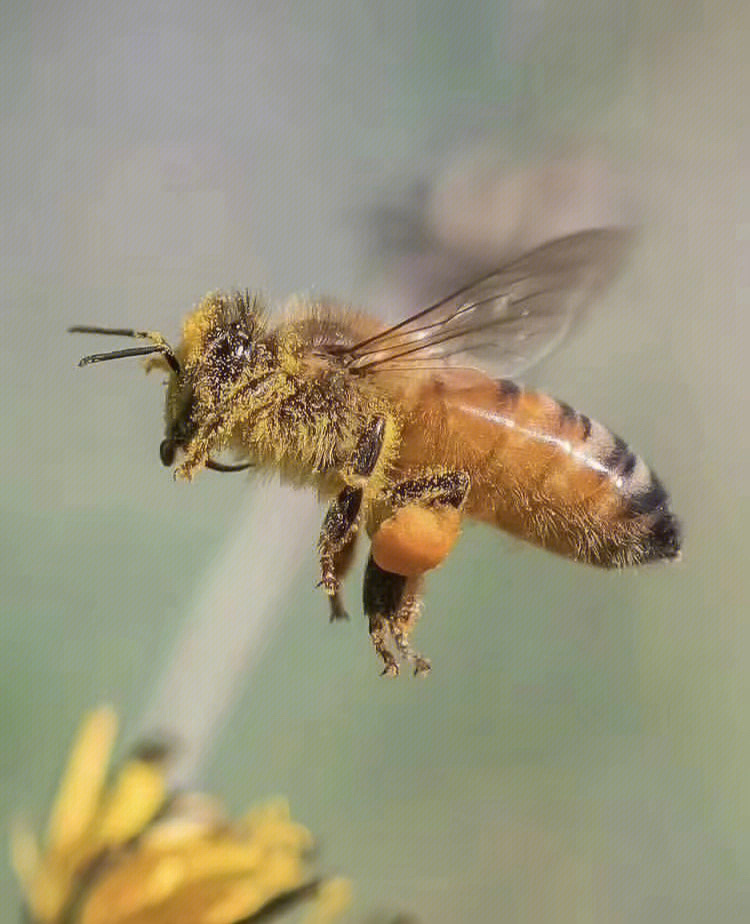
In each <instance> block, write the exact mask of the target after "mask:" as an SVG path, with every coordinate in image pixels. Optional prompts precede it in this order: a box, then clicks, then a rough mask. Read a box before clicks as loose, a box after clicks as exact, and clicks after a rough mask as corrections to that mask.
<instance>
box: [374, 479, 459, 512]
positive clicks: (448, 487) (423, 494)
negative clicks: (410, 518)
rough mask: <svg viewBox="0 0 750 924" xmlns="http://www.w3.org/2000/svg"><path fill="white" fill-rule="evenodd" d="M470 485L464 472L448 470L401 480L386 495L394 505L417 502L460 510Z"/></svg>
mask: <svg viewBox="0 0 750 924" xmlns="http://www.w3.org/2000/svg"><path fill="white" fill-rule="evenodd" d="M470 487H471V481H470V479H469V476H468V475H467V474H466V472H461V471H449V472H442V473H440V474H436V475H425V476H424V477H422V478H410V479H409V480H408V481H401V482H399V484H397V485H395V486H394V487H393V488H391V490H390V491H389V492H388V497H389V500H390V502H391V503H392V504H393V505H394V507H405V506H406V505H407V504H412V503H418V504H422V505H428V506H434V507H455V508H456V509H457V510H460V509H461V508H462V507H463V505H464V501H465V500H466V497H467V495H468V493H469V488H470Z"/></svg>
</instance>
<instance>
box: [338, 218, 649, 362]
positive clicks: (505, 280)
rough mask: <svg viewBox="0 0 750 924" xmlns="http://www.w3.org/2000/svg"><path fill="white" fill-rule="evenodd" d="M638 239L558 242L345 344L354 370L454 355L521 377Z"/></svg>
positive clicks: (591, 234) (583, 237)
mask: <svg viewBox="0 0 750 924" xmlns="http://www.w3.org/2000/svg"><path fill="white" fill-rule="evenodd" d="M631 240H632V235H631V233H630V232H629V231H627V230H625V229H621V228H597V229H592V230H587V231H581V232H579V233H577V234H571V235H568V236H566V237H562V238H559V239H557V240H553V241H551V242H549V243H547V244H543V245H542V246H541V247H537V248H536V249H535V250H532V251H529V253H527V254H524V255H523V256H522V257H519V258H518V259H517V260H514V261H513V262H512V263H509V264H508V265H507V266H505V267H503V268H502V269H500V270H498V271H497V272H495V273H491V274H490V275H489V276H485V277H484V278H482V279H480V280H478V281H477V282H475V283H473V284H471V285H469V286H466V287H465V288H463V289H460V290H459V291H457V292H454V293H452V294H451V295H449V296H448V297H446V298H444V299H441V300H440V301H439V302H436V303H435V304H434V305H431V306H430V307H429V308H426V309H424V310H423V311H420V312H418V313H417V314H415V315H412V316H411V317H410V318H407V319H406V320H405V321H401V322H400V323H399V324H396V325H394V326H393V327H390V328H388V329H387V330H384V331H382V332H380V333H377V334H375V335H373V336H372V337H370V338H368V339H367V340H362V341H360V342H359V343H357V344H354V345H353V346H349V347H344V348H341V349H340V350H338V351H337V352H339V355H343V356H344V358H345V361H346V362H347V364H348V366H349V368H350V369H351V370H352V371H360V372H362V373H365V372H370V371H375V370H381V369H382V371H384V372H385V371H388V370H396V369H408V368H409V367H411V368H413V369H415V370H416V369H419V368H430V367H434V366H436V365H438V364H439V363H440V362H442V361H445V360H447V359H449V358H451V359H452V360H453V361H455V362H456V363H458V364H460V365H466V366H482V367H483V368H485V369H487V371H491V372H493V373H495V374H497V375H500V376H508V377H510V376H513V375H516V374H518V373H519V372H522V371H523V370H524V369H527V368H528V367H529V366H531V365H532V364H533V363H535V362H537V361H538V360H540V359H541V358H542V357H543V356H545V355H546V354H547V353H549V352H550V351H551V350H552V349H554V348H555V347H556V346H557V345H558V344H559V343H560V341H561V340H562V339H563V338H564V337H565V335H566V333H567V332H568V330H569V328H570V326H571V324H572V323H573V321H574V320H575V318H576V316H577V315H578V314H579V313H580V311H581V309H582V308H583V307H584V306H585V305H586V304H587V303H588V302H589V301H590V300H591V298H592V297H593V296H594V295H596V293H597V292H598V291H599V290H600V289H602V288H603V287H604V286H606V285H607V284H608V283H609V282H610V281H611V279H612V278H613V277H614V275H615V274H616V273H617V270H618V269H619V268H620V267H621V265H622V263H623V260H624V257H625V255H626V253H627V250H628V244H629V243H630V242H631Z"/></svg>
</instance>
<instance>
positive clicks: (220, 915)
mask: <svg viewBox="0 0 750 924" xmlns="http://www.w3.org/2000/svg"><path fill="white" fill-rule="evenodd" d="M116 733H117V718H116V716H115V714H114V713H113V712H112V711H111V710H110V709H104V708H103V709H98V710H96V711H95V712H93V713H91V714H90V715H89V716H88V717H87V718H86V719H85V721H84V723H83V726H82V728H81V730H80V732H79V733H78V737H77V739H76V741H75V743H74V745H73V749H72V751H71V754H70V757H69V759H68V765H67V768H66V770H65V772H64V774H63V778H62V781H61V783H60V786H59V790H58V794H57V798H56V800H55V804H54V807H53V809H52V813H51V815H50V820H49V824H48V828H47V835H46V838H45V844H44V847H43V848H42V847H40V845H39V844H38V842H37V839H36V837H35V835H34V834H33V832H32V831H31V830H30V829H29V828H28V826H26V825H22V824H20V823H18V824H17V825H16V826H15V827H14V830H13V833H12V838H11V854H12V859H13V866H14V868H15V871H16V875H17V877H18V880H19V883H20V885H21V890H22V892H23V896H24V900H25V903H26V906H27V909H28V916H29V919H30V921H32V922H33V924H240V922H242V924H249V922H250V921H252V920H253V919H255V918H260V916H265V915H266V913H270V912H271V911H274V910H275V911H282V910H284V908H286V907H287V906H297V905H300V904H302V903H308V917H307V918H306V921H308V922H309V924H327V922H329V921H332V920H333V919H334V918H336V917H338V915H339V914H340V913H341V911H342V910H343V909H344V908H345V907H346V905H347V904H348V901H349V887H348V883H346V882H345V881H344V880H337V879H331V880H322V879H319V878H315V877H313V875H312V873H311V870H310V868H309V864H308V860H307V856H308V854H309V851H310V847H311V846H312V838H311V835H310V833H309V832H308V831H307V830H306V829H305V828H303V827H302V826H301V825H298V824H296V823H295V822H293V821H292V820H291V818H290V816H289V809H288V807H287V805H286V804H285V803H283V802H278V803H272V804H269V805H266V806H264V807H262V808H260V809H256V810H255V811H253V812H250V813H249V814H248V815H247V816H246V817H244V818H242V819H239V820H237V821H231V820H230V819H228V818H227V817H226V816H225V815H224V813H223V810H222V808H221V806H220V805H219V804H218V803H217V801H216V800H214V799H211V798H210V797H208V796H205V795H202V794H198V793H191V794H187V795H181V796H174V795H172V794H170V793H169V791H168V788H167V782H166V775H165V765H164V755H163V754H157V753H150V754H146V753H143V754H141V755H136V756H134V757H131V758H130V759H129V760H128V761H127V762H126V763H125V764H124V766H123V767H122V768H121V769H120V771H119V773H118V774H117V775H116V776H115V778H114V779H113V780H112V781H111V782H109V783H108V780H107V770H108V767H109V762H110V757H111V752H112V747H113V745H114V741H115V736H116Z"/></svg>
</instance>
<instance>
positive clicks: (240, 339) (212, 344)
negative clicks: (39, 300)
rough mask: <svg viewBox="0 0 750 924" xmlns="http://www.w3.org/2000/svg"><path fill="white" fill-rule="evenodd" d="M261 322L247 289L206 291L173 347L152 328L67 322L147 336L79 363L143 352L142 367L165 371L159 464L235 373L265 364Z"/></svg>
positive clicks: (212, 411)
mask: <svg viewBox="0 0 750 924" xmlns="http://www.w3.org/2000/svg"><path fill="white" fill-rule="evenodd" d="M261 326H262V325H261V323H260V311H259V309H258V305H257V300H256V299H255V298H254V297H251V296H250V295H249V294H248V293H232V294H225V293H212V294H210V295H208V296H206V297H205V298H204V299H203V300H202V301H201V303H200V304H199V305H198V307H197V308H196V309H195V310H194V311H193V312H191V313H190V314H189V315H188V316H187V318H186V319H185V323H184V325H183V336H182V340H181V342H180V344H179V346H178V347H177V348H176V349H173V348H172V347H171V346H170V345H169V344H168V343H167V341H166V340H165V339H164V337H162V335H161V334H158V333H155V332H152V331H138V330H131V329H125V328H102V327H88V326H76V327H71V328H70V331H72V332H74V333H92V334H108V335H114V336H125V337H134V338H137V339H141V340H147V341H149V345H148V346H142V347H133V348H130V349H126V350H116V351H113V352H110V353H97V354H93V355H90V356H85V357H84V358H83V359H82V360H81V362H80V365H82V366H85V365H89V364H91V363H97V362H103V361H104V360H109V359H119V358H122V357H127V356H149V357H150V359H149V366H148V368H162V369H164V371H166V372H167V373H168V375H169V378H168V381H167V398H166V414H165V417H166V432H165V436H164V439H163V440H162V442H161V444H160V446H159V457H160V459H161V461H162V464H163V465H165V466H172V465H173V464H174V461H175V458H176V455H177V452H178V450H187V449H188V447H189V445H190V444H191V442H192V441H193V439H194V438H195V437H196V434H197V432H198V431H199V430H200V429H201V427H202V425H203V424H205V422H206V420H207V419H209V418H210V417H211V416H212V415H213V416H217V415H220V414H221V407H222V403H224V402H226V400H227V398H228V396H229V395H230V394H231V393H232V390H233V389H234V387H235V386H236V385H237V383H238V381H239V379H240V378H241V377H242V376H243V375H245V376H246V375H247V374H248V372H249V371H252V370H253V369H254V368H255V367H256V366H257V367H259V368H260V370H261V373H262V371H263V367H264V366H267V365H268V355H267V350H266V349H265V348H264V347H263V346H262V345H260V344H259V343H258V336H259V333H260V330H261ZM261 377H262V375H261ZM250 378H251V379H252V375H251V376H250ZM205 464H206V465H207V467H208V468H214V469H217V470H219V471H235V470H236V469H238V468H246V467H247V466H246V465H242V466H224V465H221V464H220V463H217V462H214V461H213V460H211V459H209V460H208V461H207V462H206V463H205Z"/></svg>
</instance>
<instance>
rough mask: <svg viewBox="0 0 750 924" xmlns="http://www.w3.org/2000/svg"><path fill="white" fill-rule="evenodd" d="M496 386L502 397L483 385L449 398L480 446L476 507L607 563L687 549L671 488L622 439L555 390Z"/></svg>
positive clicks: (467, 436)
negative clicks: (552, 393)
mask: <svg viewBox="0 0 750 924" xmlns="http://www.w3.org/2000/svg"><path fill="white" fill-rule="evenodd" d="M494 388H495V391H494V400H492V399H491V397H490V394H489V393H488V390H485V389H482V390H481V391H480V390H479V389H475V390H474V391H473V394H472V400H470V401H469V400H466V401H463V400H462V401H460V402H458V403H454V402H455V400H456V398H457V397H458V396H453V400H451V401H450V405H451V407H450V408H449V419H450V420H451V421H452V422H453V423H454V425H458V428H459V429H460V430H461V431H462V434H463V436H462V438H463V439H464V440H466V441H467V442H470V443H472V444H473V447H472V448H473V450H474V452H473V458H474V460H475V461H474V477H473V484H476V482H477V481H478V482H479V485H478V487H477V488H476V490H475V489H474V488H473V489H472V495H473V497H470V499H469V512H470V514H471V515H473V516H475V517H477V518H478V519H482V520H488V521H490V522H494V523H495V525H497V526H499V527H501V528H502V529H506V530H508V531H509V532H512V533H515V534H516V535H519V536H521V537H523V538H525V539H527V540H529V541H531V542H535V543H537V544H539V545H542V546H544V547H545V548H548V549H550V550H552V551H556V552H559V553H561V554H563V555H566V556H568V557H570V558H574V559H577V560H580V561H586V562H590V563H591V564H596V565H601V566H604V567H617V566H623V565H631V564H642V563H645V562H648V561H654V560H656V559H674V558H676V557H677V556H678V554H679V549H680V533H679V525H678V522H677V520H676V518H675V517H674V515H673V514H672V512H671V510H670V508H669V498H668V496H667V493H666V491H665V490H664V488H663V486H662V485H661V482H660V481H659V480H658V478H657V477H656V476H655V475H654V474H653V473H652V472H651V471H650V469H649V468H648V466H647V465H646V463H645V462H644V461H643V459H642V458H641V457H640V456H639V455H638V454H637V453H635V452H634V451H633V450H632V449H631V448H630V447H629V446H628V445H627V443H626V442H625V441H624V440H623V439H621V438H620V437H618V436H616V435H615V434H613V433H612V432H611V431H610V430H608V429H607V428H606V427H604V426H603V425H602V424H599V423H597V422H596V421H593V420H591V419H590V418H589V417H587V416H586V415H585V414H581V413H579V412H577V411H576V410H574V409H573V408H572V407H571V406H570V405H568V404H565V403H564V402H561V401H557V400H555V399H554V398H551V397H550V396H548V395H545V394H542V393H539V392H533V391H525V390H523V389H521V388H519V387H518V386H517V385H516V384H515V383H513V382H509V381H506V380H502V381H499V382H496V383H494ZM467 398H468V395H467ZM490 404H492V405H494V406H493V407H491V406H490ZM477 452H478V455H477Z"/></svg>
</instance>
